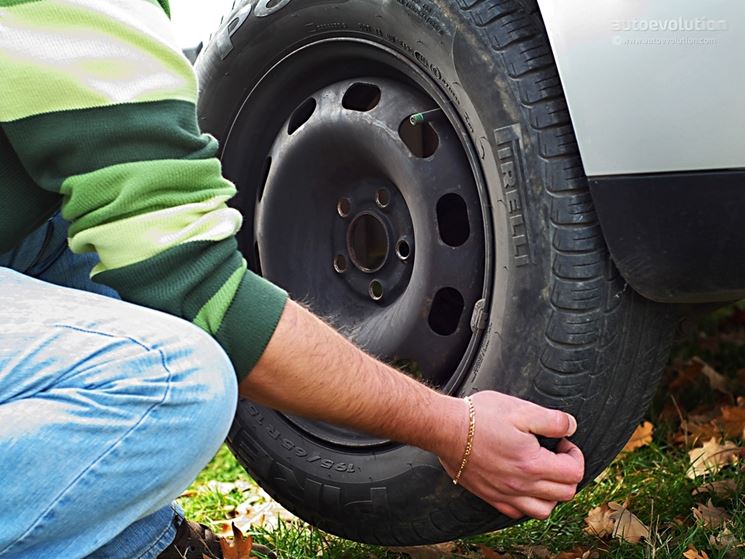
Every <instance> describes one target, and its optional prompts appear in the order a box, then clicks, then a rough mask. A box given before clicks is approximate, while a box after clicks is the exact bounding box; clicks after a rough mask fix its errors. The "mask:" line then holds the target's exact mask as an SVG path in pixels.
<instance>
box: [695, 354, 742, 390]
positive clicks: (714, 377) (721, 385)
mask: <svg viewBox="0 0 745 559" xmlns="http://www.w3.org/2000/svg"><path fill="white" fill-rule="evenodd" d="M692 361H693V362H694V363H696V364H698V365H700V366H701V372H702V373H703V374H704V376H706V378H707V379H708V380H709V385H711V388H712V389H714V390H717V391H718V392H721V393H722V394H732V388H731V387H730V381H729V379H728V378H727V377H725V376H724V375H723V374H721V373H718V372H717V371H716V370H714V368H713V367H712V366H711V365H709V364H708V363H706V361H704V360H703V359H701V358H699V357H694V358H693V359H692Z"/></svg>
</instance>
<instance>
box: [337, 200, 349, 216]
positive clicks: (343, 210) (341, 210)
mask: <svg viewBox="0 0 745 559" xmlns="http://www.w3.org/2000/svg"><path fill="white" fill-rule="evenodd" d="M336 212H337V213H338V214H339V217H343V218H347V217H349V214H351V213H352V201H351V200H350V199H349V198H341V199H340V200H339V201H338V202H337V203H336Z"/></svg>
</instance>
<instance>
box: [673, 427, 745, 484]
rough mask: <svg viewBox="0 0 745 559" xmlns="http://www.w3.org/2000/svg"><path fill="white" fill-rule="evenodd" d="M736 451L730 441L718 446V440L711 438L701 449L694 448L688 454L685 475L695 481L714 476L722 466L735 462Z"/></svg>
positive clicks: (735, 446) (735, 447) (734, 445)
mask: <svg viewBox="0 0 745 559" xmlns="http://www.w3.org/2000/svg"><path fill="white" fill-rule="evenodd" d="M738 451H739V449H738V448H737V445H736V444H735V443H733V442H732V441H725V442H724V444H719V440H718V439H717V438H716V437H712V438H711V439H710V440H709V442H707V443H704V445H703V446H702V447H701V448H694V449H693V450H691V451H690V452H689V453H688V456H689V457H690V460H691V466H690V467H689V468H688V471H687V472H686V475H687V476H688V477H689V478H690V479H696V478H697V477H698V476H704V475H707V474H715V473H717V472H718V471H719V470H721V469H722V468H723V467H724V466H727V465H729V464H734V463H735V462H737V454H738Z"/></svg>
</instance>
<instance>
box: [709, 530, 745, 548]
mask: <svg viewBox="0 0 745 559" xmlns="http://www.w3.org/2000/svg"><path fill="white" fill-rule="evenodd" d="M709 545H711V546H712V547H715V548H716V549H733V548H735V547H738V546H739V545H740V544H739V543H738V541H737V539H736V538H735V535H734V534H733V533H732V532H731V531H730V529H729V528H728V527H725V528H724V530H722V531H721V532H719V533H718V534H716V535H711V536H709Z"/></svg>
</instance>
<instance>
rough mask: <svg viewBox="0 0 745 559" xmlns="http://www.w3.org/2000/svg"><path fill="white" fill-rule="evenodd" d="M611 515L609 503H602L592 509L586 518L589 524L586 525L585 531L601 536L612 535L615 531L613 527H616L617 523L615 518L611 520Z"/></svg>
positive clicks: (586, 522)
mask: <svg viewBox="0 0 745 559" xmlns="http://www.w3.org/2000/svg"><path fill="white" fill-rule="evenodd" d="M610 515H611V510H610V508H608V505H600V506H599V507H595V508H594V509H592V510H591V511H590V512H589V513H587V517H586V518H585V524H587V526H586V527H585V533H587V534H592V535H595V536H598V537H600V538H604V537H605V536H610V535H611V534H612V533H613V528H615V524H614V523H613V520H611V517H610Z"/></svg>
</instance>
